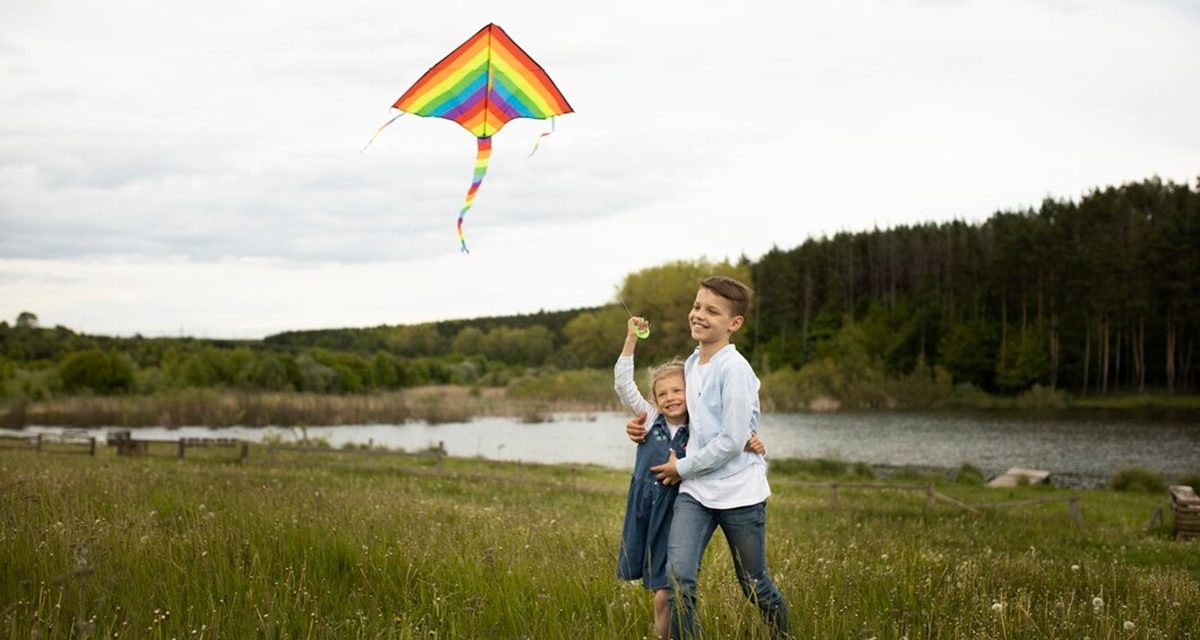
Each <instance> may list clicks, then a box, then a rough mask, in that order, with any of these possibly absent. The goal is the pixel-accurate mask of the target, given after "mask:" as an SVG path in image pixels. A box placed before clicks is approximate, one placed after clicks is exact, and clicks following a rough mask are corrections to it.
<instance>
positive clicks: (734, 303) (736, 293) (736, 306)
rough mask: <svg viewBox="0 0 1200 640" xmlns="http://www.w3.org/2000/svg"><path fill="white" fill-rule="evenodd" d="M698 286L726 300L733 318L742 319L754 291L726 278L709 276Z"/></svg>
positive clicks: (748, 307) (737, 281)
mask: <svg viewBox="0 0 1200 640" xmlns="http://www.w3.org/2000/svg"><path fill="white" fill-rule="evenodd" d="M700 286H701V287H704V288H705V289H708V290H709V291H712V292H713V293H715V294H717V295H719V296H721V297H722V298H725V299H726V300H728V301H729V306H730V307H731V308H732V310H733V315H735V316H743V317H744V316H745V315H746V312H747V311H749V310H750V301H751V300H753V299H754V289H751V288H750V287H749V286H748V285H746V283H744V282H742V281H740V280H734V279H733V278H730V277H728V276H709V277H707V278H705V279H703V280H701V281H700Z"/></svg>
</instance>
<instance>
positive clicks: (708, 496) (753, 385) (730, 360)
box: [629, 276, 790, 640]
mask: <svg viewBox="0 0 1200 640" xmlns="http://www.w3.org/2000/svg"><path fill="white" fill-rule="evenodd" d="M753 295H754V292H753V291H752V290H751V289H750V287H748V286H746V285H745V284H743V283H741V282H739V281H737V280H734V279H733V278H727V277H723V276H714V277H710V278H705V279H704V280H702V281H701V282H700V289H699V290H698V291H697V292H696V300H695V302H694V303H693V304H692V310H691V312H690V313H688V325H689V326H690V327H691V333H692V338H693V339H695V340H697V341H698V342H699V343H700V344H699V347H698V348H697V349H696V351H695V352H693V353H692V355H691V356H689V357H688V359H687V362H686V363H685V364H684V371H685V379H686V381H685V386H686V394H687V404H688V413H689V414H690V419H689V422H690V425H691V435H690V441H691V442H690V446H689V448H688V455H687V456H686V457H685V458H683V459H677V458H676V456H675V455H674V453H673V452H672V453H671V455H670V456H669V457H668V459H667V462H666V463H664V464H661V465H658V466H656V467H651V470H652V471H654V472H655V473H656V474H657V477H658V478H659V479H660V480H661V481H662V482H663V483H664V484H674V483H681V485H680V490H679V497H678V498H677V499H676V501H675V514H674V518H673V519H672V524H671V531H670V533H669V535H668V542H667V574H668V576H669V577H670V579H671V583H672V587H673V589H674V597H673V598H672V601H671V634H670V635H671V637H672V638H676V639H677V640H683V639H686V638H692V637H695V634H696V623H695V617H696V581H697V576H698V575H699V572H700V558H701V557H702V556H703V554H704V549H705V547H707V546H708V541H709V540H710V539H711V538H712V534H713V532H714V531H715V530H716V528H717V527H718V526H719V527H721V531H722V532H723V533H724V534H725V538H726V540H728V542H729V550H730V552H731V555H732V556H733V568H734V572H735V573H736V574H737V579H738V584H740V585H741V587H742V593H744V594H745V595H746V597H748V598H750V599H751V600H752V601H753V602H754V603H755V604H756V605H757V606H758V608H759V610H760V611H761V612H762V614H763V617H764V618H765V619H766V621H767V624H769V625H770V626H771V632H772V634H774V635H775V636H777V637H778V636H782V637H787V635H788V632H789V630H790V624H789V621H788V608H787V602H786V601H785V600H784V598H783V594H781V593H780V592H779V589H778V588H777V587H776V586H775V583H774V582H772V580H771V576H770V573H769V572H768V570H767V554H766V521H767V519H766V500H767V497H768V496H770V495H771V488H770V486H769V485H768V484H767V464H766V461H765V460H764V459H763V457H762V456H761V455H759V454H755V453H749V452H745V451H743V450H742V443H744V442H746V440H747V439H748V438H749V437H750V433H751V432H752V431H754V430H756V428H757V426H758V415H759V404H758V387H759V383H758V378H757V377H756V376H755V375H754V370H753V369H752V368H751V367H750V363H749V362H747V361H746V359H745V358H744V357H742V355H741V354H740V353H738V351H737V348H736V347H734V346H733V345H732V344H730V338H731V337H732V336H733V333H734V332H735V331H737V330H738V329H741V328H742V325H743V324H744V323H745V315H746V311H747V309H748V308H749V306H750V299H751V297H752V296H753ZM629 426H630V427H631V428H632V427H634V426H635V425H633V424H631V425H629Z"/></svg>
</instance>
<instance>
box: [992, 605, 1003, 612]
mask: <svg viewBox="0 0 1200 640" xmlns="http://www.w3.org/2000/svg"><path fill="white" fill-rule="evenodd" d="M992 611H995V612H996V613H1000V612H1001V611H1004V604H1003V603H1001V602H993V603H992Z"/></svg>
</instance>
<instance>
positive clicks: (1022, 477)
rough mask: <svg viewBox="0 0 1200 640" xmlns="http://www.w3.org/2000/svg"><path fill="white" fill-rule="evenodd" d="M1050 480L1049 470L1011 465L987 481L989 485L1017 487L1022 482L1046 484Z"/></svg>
mask: <svg viewBox="0 0 1200 640" xmlns="http://www.w3.org/2000/svg"><path fill="white" fill-rule="evenodd" d="M1049 482H1050V472H1049V471H1043V470H1041V469H1025V468H1022V467H1013V468H1011V469H1009V470H1008V471H1005V472H1004V473H1003V474H1001V475H999V476H996V477H995V478H993V479H992V481H991V482H989V483H987V486H989V487H998V488H1006V487H1017V486H1020V485H1022V484H1048V483H1049Z"/></svg>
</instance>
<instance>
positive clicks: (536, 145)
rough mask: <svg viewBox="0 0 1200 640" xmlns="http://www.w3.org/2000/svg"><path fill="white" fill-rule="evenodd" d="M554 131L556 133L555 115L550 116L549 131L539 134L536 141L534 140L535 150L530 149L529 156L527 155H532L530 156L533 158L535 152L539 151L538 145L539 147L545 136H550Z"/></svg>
mask: <svg viewBox="0 0 1200 640" xmlns="http://www.w3.org/2000/svg"><path fill="white" fill-rule="evenodd" d="M552 133H554V116H550V130H549V131H547V132H545V133H543V134H541V135H539V136H538V137H537V140H534V141H533V151H530V152H529V156H527V157H530V158H532V157H533V154H535V153H537V150H538V147H539V146H541V144H542V138H545V137H546V136H548V135H550V134H552Z"/></svg>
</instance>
